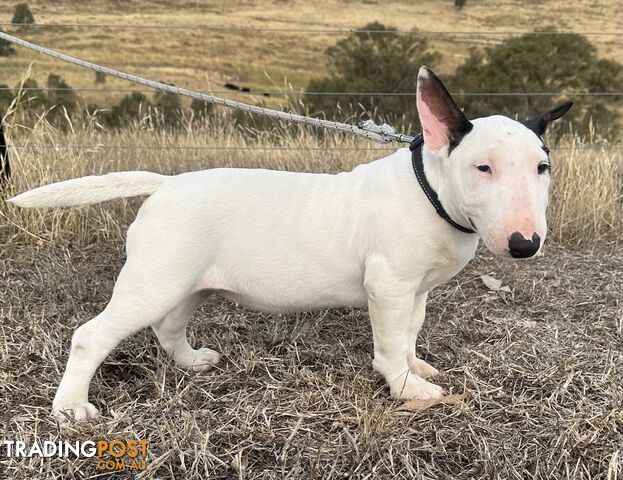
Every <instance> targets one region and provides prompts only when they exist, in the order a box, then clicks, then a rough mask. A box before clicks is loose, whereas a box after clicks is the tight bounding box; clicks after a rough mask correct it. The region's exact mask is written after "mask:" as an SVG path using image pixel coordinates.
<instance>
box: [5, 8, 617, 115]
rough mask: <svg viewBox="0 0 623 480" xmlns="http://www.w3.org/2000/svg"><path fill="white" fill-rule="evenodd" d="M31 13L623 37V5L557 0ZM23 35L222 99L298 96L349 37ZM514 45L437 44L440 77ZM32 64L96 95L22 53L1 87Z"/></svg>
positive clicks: (80, 19)
mask: <svg viewBox="0 0 623 480" xmlns="http://www.w3.org/2000/svg"><path fill="white" fill-rule="evenodd" d="M29 4H30V6H31V9H32V11H33V13H34V15H35V18H36V20H37V22H39V23H86V24H115V25H118V24H160V25H162V24H174V25H188V24H208V25H217V26H223V27H240V26H243V27H262V28H266V27H268V28H310V29H327V28H329V29H331V28H340V29H344V28H358V27H361V26H363V25H365V24H367V23H369V22H371V21H374V20H378V21H380V22H383V23H385V24H389V25H394V26H396V27H398V28H400V29H402V30H407V31H408V30H412V29H420V30H431V31H457V30H461V31H480V32H482V31H496V32H508V31H532V30H534V29H537V28H545V27H549V26H553V27H555V28H557V29H560V30H573V31H579V32H589V31H590V32H613V31H614V32H616V31H620V28H621V21H620V19H621V14H622V13H623V6H622V4H621V2H619V1H618V0H578V1H576V2H573V4H572V5H571V4H570V2H568V1H567V0H550V1H548V2H547V9H544V8H542V6H541V5H540V4H538V3H537V2H535V1H534V0H520V1H513V2H509V1H500V0H479V1H477V2H476V1H468V2H467V7H466V8H465V9H463V10H462V11H457V10H456V9H455V8H454V7H453V2H452V0H444V1H439V0H424V1H419V2H417V4H414V3H413V2H411V1H395V0H388V1H382V2H381V1H380V0H349V1H342V0H318V1H314V2H302V1H299V0H296V1H294V0H270V1H269V0H245V1H235V2H231V1H230V2H220V3H219V4H215V3H213V2H197V1H190V0H187V1H181V2H160V1H157V0H140V1H133V2H108V1H102V0H99V1H90V2H84V1H79V2H78V1H55V2H50V1H49V0H48V1H41V0H39V1H30V2H29ZM12 11H13V4H12V3H11V2H7V3H6V4H3V5H1V6H0V19H1V20H2V21H3V22H9V21H10V20H11V17H12ZM11 31H13V30H11ZM163 32H165V33H164V34H163ZM17 33H18V35H19V36H23V37H24V38H26V39H28V40H31V41H34V42H35V43H37V42H39V43H41V44H43V45H45V46H48V47H50V48H56V49H60V50H62V51H64V52H66V53H69V54H73V55H77V56H79V57H83V58H85V59H87V60H91V61H94V62H96V63H101V64H104V65H108V66H111V67H117V68H119V69H121V70H124V69H125V70H129V71H132V72H135V73H138V74H142V75H144V76H146V77H148V78H154V79H159V80H162V81H166V82H169V83H175V84H179V85H185V86H187V87H189V88H196V89H201V90H207V89H213V90H221V89H222V85H223V84H224V83H226V82H233V83H236V84H239V85H244V86H248V87H250V88H252V89H256V90H275V89H277V88H282V87H284V85H289V84H291V85H292V87H293V89H294V90H296V91H299V90H300V89H301V88H303V87H305V85H306V84H307V82H308V81H309V80H310V79H311V78H317V77H318V76H321V75H323V73H324V69H323V68H322V65H324V54H323V52H324V50H325V48H326V47H328V46H330V45H333V44H334V43H335V42H336V41H337V39H339V38H343V36H340V35H335V34H302V33H290V32H279V33H268V32H264V33H254V34H249V33H246V32H213V31H204V30H196V29H194V30H193V29H191V30H186V29H178V30H170V31H162V30H158V29H155V30H133V29H105V28H95V29H83V28H63V29H57V28H35V29H32V31H28V30H20V31H18V32H17ZM505 38H506V36H505V35H499V36H494V37H491V36H487V35H477V36H469V37H464V36H463V37H461V36H454V37H453V36H444V37H435V38H433V39H432V46H433V48H434V49H436V50H437V51H439V52H441V53H442V54H444V60H443V63H442V65H440V66H439V68H438V69H437V70H438V73H441V74H448V73H450V72H453V71H454V69H455V68H456V66H458V65H460V64H461V63H462V62H463V61H464V60H465V58H466V57H467V56H468V54H469V50H470V49H471V48H474V47H481V46H483V45H491V44H495V43H497V42H500V41H501V40H503V39H505ZM590 40H591V41H592V42H594V43H595V45H596V46H597V48H598V51H599V54H600V55H601V56H603V57H605V58H611V59H615V60H619V59H620V55H621V45H620V37H618V36H616V35H613V36H592V37H590ZM30 62H34V69H33V76H34V78H35V79H36V80H37V81H38V82H39V84H44V83H45V81H46V79H47V76H48V74H49V73H50V72H56V73H60V74H61V75H62V76H63V77H64V78H65V79H66V80H67V81H68V82H69V84H70V85H71V86H73V87H86V88H93V87H95V86H96V85H95V84H94V75H93V74H85V72H84V71H83V70H81V69H79V68H77V67H73V66H69V65H66V64H63V63H61V62H59V61H56V60H52V59H49V58H45V57H43V56H41V55H38V54H36V53H33V52H28V51H25V50H24V49H19V55H18V56H16V57H11V58H0V72H2V73H0V83H7V84H9V85H11V86H14V85H16V84H17V83H18V81H19V79H20V77H21V75H22V72H24V70H25V69H26V68H27V67H28V65H29V63H30ZM319 66H320V68H319ZM105 87H108V88H132V86H130V85H128V84H127V83H126V82H123V81H121V80H115V79H108V80H107V83H106V85H105ZM122 95H123V94H110V95H109V96H105V95H103V94H101V93H100V94H91V95H89V94H86V95H85V98H86V99H87V100H88V101H92V102H96V103H98V104H110V103H113V102H118V100H119V98H120V97H121V96H122ZM258 99H259V100H263V101H266V100H267V99H265V98H263V97H258ZM251 101H253V99H252V98H251ZM268 101H269V102H272V101H273V100H272V99H268Z"/></svg>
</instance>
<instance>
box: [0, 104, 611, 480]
mask: <svg viewBox="0 0 623 480" xmlns="http://www.w3.org/2000/svg"><path fill="white" fill-rule="evenodd" d="M212 121H213V122H216V123H212V124H210V125H206V126H204V127H203V128H194V129H190V128H189V130H187V131H183V132H180V133H178V134H176V135H173V134H170V133H166V132H163V131H160V130H158V129H152V128H150V126H149V121H145V122H144V123H142V124H141V125H139V126H135V127H134V128H133V129H128V130H124V131H122V132H119V133H111V132H103V131H101V130H99V129H98V128H96V127H95V126H94V125H92V124H91V125H85V126H81V127H80V128H78V126H75V127H74V130H73V131H72V129H71V128H68V129H67V130H66V131H65V132H62V131H59V130H56V129H54V128H52V127H50V126H49V125H47V124H46V123H45V122H40V123H39V124H38V125H37V126H36V127H35V128H34V129H33V130H29V129H24V128H22V127H19V126H18V125H12V126H11V129H10V138H11V141H12V142H13V143H14V144H15V145H21V146H22V147H19V148H17V149H12V150H11V154H12V158H13V168H14V172H15V174H14V175H15V177H14V183H13V185H12V187H11V188H10V189H9V191H7V192H6V193H7V194H8V195H10V194H11V193H12V192H17V191H23V190H26V189H28V188H31V187H34V186H38V185H40V184H43V183H49V182H51V181H55V180H59V179H65V178H69V177H75V176H80V175H84V174H93V173H98V172H103V171H113V170H123V169H140V168H142V169H149V170H155V171H159V172H164V173H172V172H178V171H188V170H197V169H201V168H209V167H214V166H223V165H237V166H247V167H250V166H263V167H271V168H278V169H289V170H304V171H328V172H334V171H339V170H345V169H348V168H350V167H352V166H353V165H354V164H356V163H360V162H364V161H369V160H372V159H374V158H379V157H380V156H382V155H385V154H386V153H388V151H387V150H384V149H378V148H377V147H374V146H371V145H370V144H369V143H364V142H361V141H356V140H353V139H352V138H347V137H343V136H337V135H327V136H326V137H324V138H323V139H319V138H318V137H316V136H314V135H311V134H310V132H309V131H306V130H296V131H289V130H281V131H272V132H270V131H268V132H265V133H262V134H259V136H257V132H248V131H243V130H240V129H236V128H233V127H232V126H231V122H230V121H229V120H228V118H227V116H226V115H224V116H222V117H219V116H217V117H215V118H213V119H212ZM277 132H278V135H277ZM252 133H255V135H253V134H252ZM565 142H566V143H565ZM63 145H65V146H66V145H74V146H75V147H74V148H70V149H67V148H63ZM111 145H113V146H114V145H117V146H120V148H118V149H109V148H106V146H111ZM124 145H142V146H144V147H150V148H145V149H124V148H122V147H123V146H124ZM561 145H566V147H565V148H567V149H566V150H558V151H553V153H552V158H553V166H554V172H553V175H554V184H553V185H554V188H553V192H552V207H551V211H550V226H551V227H552V232H551V233H550V241H549V243H548V245H547V247H546V249H545V255H544V256H543V257H541V258H538V259H536V261H527V262H512V261H501V260H499V259H495V258H492V257H491V256H490V255H489V254H488V253H487V252H486V251H482V252H480V254H479V256H478V258H477V260H476V261H474V262H473V263H472V264H470V265H469V266H468V268H467V269H466V270H465V271H464V272H462V273H461V274H460V275H459V276H458V277H457V278H455V279H454V280H452V281H451V282H450V283H448V284H447V285H445V286H443V287H440V288H438V289H437V290H435V291H434V292H433V294H432V298H431V300H430V302H429V307H428V317H427V321H426V324H425V327H424V330H423V335H422V336H421V337H420V339H419V344H418V349H419V352H421V354H422V355H423V357H424V358H425V359H426V360H427V361H429V362H430V363H432V364H433V365H434V366H436V367H437V368H439V369H440V370H441V371H442V372H443V373H442V375H441V377H440V378H439V379H438V380H436V381H437V382H438V383H439V384H440V385H441V386H443V387H444V388H445V389H446V390H447V391H448V392H449V393H451V394H458V395H463V394H464V395H465V396H466V398H465V399H464V400H462V401H459V402H458V403H451V404H445V405H436V406H432V407H430V408H428V409H424V410H416V411H403V410H402V409H401V408H402V406H401V404H400V403H398V402H394V401H391V400H390V399H389V398H388V391H387V388H386V386H385V384H384V382H383V381H382V379H381V378H379V377H378V376H377V375H376V374H374V373H373V371H372V368H371V359H372V339H371V332H370V327H369V320H368V315H367V313H366V312H365V311H362V310H352V309H340V310H329V311H322V312H314V313H306V314H299V315H279V316H271V315H265V314H258V313H255V312H252V311H249V310H245V309H243V308H239V307H236V306H234V305H232V304H229V303H227V302H225V301H222V300H219V299H217V298H214V299H212V300H210V301H209V302H208V303H207V304H206V305H205V306H204V307H203V308H202V309H201V310H200V312H199V313H198V314H197V315H196V318H195V320H194V321H193V322H192V324H191V325H192V327H191V334H190V337H191V342H192V343H193V344H195V345H199V344H201V345H206V346H210V347H213V348H215V349H217V350H219V351H221V352H224V353H225V355H226V359H225V361H224V362H223V363H222V364H221V365H220V366H219V368H218V369H217V371H216V372H214V373H210V374H204V375H195V374H191V373H188V372H186V371H184V370H181V369H179V368H177V367H175V366H174V365H173V364H172V362H171V361H170V360H169V359H168V358H167V357H166V354H164V352H163V351H162V350H161V349H160V348H159V346H158V345H157V341H156V339H155V337H154V336H153V334H152V333H151V332H150V331H143V332H141V333H139V334H137V335H136V336H134V337H132V338H131V339H129V340H127V341H125V342H123V343H122V345H121V346H120V347H119V348H117V349H116V350H115V351H114V352H113V354H112V355H111V356H110V357H109V358H108V359H107V360H106V361H105V362H104V364H103V366H102V367H101V368H100V369H99V370H98V373H97V374H96V376H95V378H94V380H93V382H92V387H91V399H92V401H94V402H95V404H96V405H97V406H98V408H100V410H101V411H102V413H103V415H104V417H103V419H102V420H101V421H98V422H94V423H90V424H75V423H74V424H71V425H70V426H69V427H68V428H61V427H59V425H57V423H56V421H55V420H54V419H53V418H52V417H51V416H50V415H49V411H50V405H51V401H52V398H53V395H54V392H55V389H56V387H57V385H58V382H59V380H60V377H61V374H62V371H63V369H64V364H65V361H66V358H67V354H68V349H69V343H70V339H71V334H72V332H73V331H74V329H75V328H76V327H77V326H78V325H80V324H81V323H83V322H85V321H86V320H88V319H90V318H92V317H93V316H94V315H96V314H97V313H98V312H100V311H101V310H102V309H103V308H104V306H105V304H106V302H107V301H108V299H109V296H110V293H111V290H112V286H113V284H114V280H115V278H116V275H117V274H118V271H119V269H120V267H121V265H122V264H123V259H124V253H123V237H124V234H125V231H126V228H127V225H128V224H129V223H130V222H131V220H132V218H133V216H134V214H135V212H136V209H137V208H138V206H139V205H140V199H133V200H130V201H115V202H108V203H106V204H102V205H96V206H91V207H81V208H75V209H69V210H59V209H52V210H44V211H28V210H17V209H14V208H11V207H10V206H8V205H7V204H4V203H2V204H0V218H1V219H2V220H1V221H0V429H1V431H2V433H3V438H9V439H21V440H25V441H27V442H29V443H30V442H32V441H33V440H34V439H38V440H39V441H43V440H59V439H67V440H75V439H83V440H87V439H90V440H92V439H98V438H106V439H109V440H112V439H116V438H125V439H128V438H138V439H148V440H149V441H150V448H149V457H148V468H147V470H146V471H145V472H144V473H143V474H142V476H141V477H140V478H149V479H165V478H189V479H190V478H197V479H198V478H210V479H213V478H223V479H225V478H249V479H251V478H258V479H259V478H263V479H268V478H292V479H299V478H326V479H334V478H380V479H390V478H391V479H394V478H396V479H398V478H405V479H412V478H418V479H476V478H477V479H480V478H482V479H526V478H531V479H550V478H565V479H587V480H589V479H604V480H615V479H617V478H622V477H621V475H622V474H623V472H622V465H621V462H622V459H623V386H622V384H621V375H622V374H623V353H622V352H623V303H622V299H623V255H622V254H621V248H620V247H621V244H620V241H621V238H623V235H622V232H623V229H622V221H623V218H622V216H621V184H620V181H619V177H618V176H617V172H616V162H617V160H618V157H616V156H615V155H614V154H613V153H612V151H611V150H603V151H599V150H594V149H591V150H588V149H582V148H581V147H582V142H581V141H580V139H577V138H570V139H567V140H565V141H564V142H563V143H561ZM44 146H47V147H46V148H43V147H44ZM167 146H169V147H177V148H176V149H173V148H172V149H166V148H165V147H167ZM216 146H219V147H226V148H229V149H228V150H210V148H212V147H216ZM255 146H259V147H263V148H265V150H247V149H245V147H255ZM238 147H243V148H242V149H240V148H238ZM301 147H304V148H307V149H310V150H300V148H301ZM327 147H328V149H327ZM297 148H298V149H299V150H297ZM331 148H342V149H345V150H330V149H331ZM349 148H360V149H361V148H364V149H365V148H367V150H348V149H349ZM315 149H317V150H315ZM587 166H590V168H586V167H587ZM415 188H417V186H416V187H415ZM483 274H489V275H493V276H495V277H496V278H498V279H500V280H502V281H503V284H504V285H508V286H509V287H510V289H511V293H504V292H494V291H490V290H488V289H487V288H486V287H485V286H484V285H483V283H482V281H481V280H480V278H479V277H480V275H483ZM234 458H241V459H242V463H243V464H245V463H246V462H247V461H248V465H247V467H246V469H245V470H244V471H243V472H240V471H238V470H237V469H236V468H234V466H232V460H233V459H234ZM234 464H235V462H234ZM98 475H100V476H98ZM101 475H102V472H99V471H97V470H96V463H95V460H93V459H82V460H75V459H57V458H52V459H46V460H40V459H32V460H23V459H19V460H18V459H6V458H0V478H7V479H9V478H10V479H34V478H38V479H50V478H59V479H60V478H62V479H65V478H75V479H82V478H102V476H101ZM132 477H133V475H132V474H130V473H128V472H125V473H120V474H118V476H112V475H108V474H107V475H105V476H104V477H103V478H132Z"/></svg>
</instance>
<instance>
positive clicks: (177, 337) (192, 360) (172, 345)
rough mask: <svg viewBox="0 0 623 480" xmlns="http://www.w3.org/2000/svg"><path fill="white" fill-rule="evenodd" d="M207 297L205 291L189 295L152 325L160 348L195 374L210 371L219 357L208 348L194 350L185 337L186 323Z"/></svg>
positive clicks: (178, 363)
mask: <svg viewBox="0 0 623 480" xmlns="http://www.w3.org/2000/svg"><path fill="white" fill-rule="evenodd" d="M208 295H209V293H208V292H206V291H200V292H195V293H193V294H191V295H190V296H188V297H186V298H185V299H184V300H182V302H181V303H180V304H179V305H178V306H177V307H175V308H174V309H173V310H172V311H171V312H169V314H168V315H167V316H166V317H164V318H163V319H162V320H161V321H160V322H158V323H155V324H153V325H152V328H153V329H154V332H155V333H156V336H157V337H158V340H159V341H160V344H161V345H162V348H164V350H165V351H166V352H167V353H168V354H169V355H171V356H172V357H173V360H175V363H176V364H177V365H179V366H180V367H184V368H188V369H191V370H194V371H196V372H203V371H206V370H210V369H211V368H212V367H213V366H214V365H216V364H217V363H218V362H219V360H220V357H221V356H220V354H219V353H218V352H215V351H214V350H211V349H209V348H199V349H197V350H195V349H194V348H192V347H191V346H190V344H189V343H188V338H187V337H186V326H187V325H188V322H189V321H190V319H191V317H192V315H193V313H195V310H197V308H199V306H200V305H201V304H202V303H203V301H204V300H205V299H206V297H207V296H208Z"/></svg>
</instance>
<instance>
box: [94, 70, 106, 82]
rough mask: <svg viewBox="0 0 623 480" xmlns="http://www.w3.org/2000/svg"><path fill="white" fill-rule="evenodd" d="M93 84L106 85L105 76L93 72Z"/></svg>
mask: <svg viewBox="0 0 623 480" xmlns="http://www.w3.org/2000/svg"><path fill="white" fill-rule="evenodd" d="M95 83H106V74H105V73H104V72H95Z"/></svg>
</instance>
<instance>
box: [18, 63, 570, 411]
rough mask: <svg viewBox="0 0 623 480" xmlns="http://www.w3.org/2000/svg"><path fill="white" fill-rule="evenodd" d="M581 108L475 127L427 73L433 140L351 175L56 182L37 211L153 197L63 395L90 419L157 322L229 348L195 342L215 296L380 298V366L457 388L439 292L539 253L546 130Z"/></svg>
mask: <svg viewBox="0 0 623 480" xmlns="http://www.w3.org/2000/svg"><path fill="white" fill-rule="evenodd" d="M571 105H572V103H571V102H567V103H564V104H563V105H561V106H560V107H558V108H556V109H554V110H552V111H550V112H548V113H545V114H544V115H541V116H540V117H537V118H535V119H533V120H530V121H528V122H525V123H520V122H518V121H515V120H512V119H510V118H507V117H503V116H498V115H494V116H490V117H486V118H479V119H476V120H474V121H473V122H470V121H468V120H467V118H466V117H465V115H464V114H463V113H462V111H461V110H460V109H459V108H458V107H457V106H456V104H455V103H454V101H453V100H452V98H451V96H450V94H449V93H448V91H447V90H446V89H445V87H444V86H443V84H442V83H441V81H440V80H439V79H438V78H437V77H436V76H435V74H434V73H433V72H432V71H431V70H429V69H428V68H426V67H422V68H421V69H420V72H419V75H418V82H417V109H418V113H419V116H420V121H421V123H422V126H423V135H422V136H423V143H422V136H420V137H418V141H416V142H414V144H413V145H412V146H411V149H407V148H403V149H399V150H398V151H396V152H395V153H393V154H391V155H389V156H388V157H385V158H382V159H380V160H377V161H374V162H372V163H369V164H365V165H359V166H357V167H356V168H355V169H354V170H353V171H351V172H346V173H339V174H337V175H328V174H309V173H291V172H281V171H271V170H259V169H258V170H255V169H234V168H217V169H213V170H206V171H201V172H191V173H184V174H181V175H176V176H165V175H159V174H156V173H150V172H119V173H110V174H107V175H104V176H90V177H84V178H78V179H74V180H69V181H65V182H60V183H57V184H53V185H49V186H44V187H40V188H37V189H35V190H32V191H29V192H26V193H23V194H21V195H18V196H16V197H14V198H13V199H11V200H10V201H11V202H13V203H14V204H15V205H18V206H21V207H30V208H34V207H61V206H71V205H84V204H91V203H96V202H102V201H105V200H111V199H114V198H120V197H131V196H135V195H149V198H148V199H147V200H146V201H145V203H144V204H143V206H142V207H141V209H140V211H139V212H138V215H137V217H136V220H135V221H134V223H133V224H132V225H131V227H130V229H129V230H128V236H127V237H128V238H127V261H126V264H125V266H124V267H123V269H122V270H121V273H120V274H119V278H118V279H117V283H116V285H115V287H114V290H113V294H112V298H111V300H110V303H109V304H108V306H107V307H106V308H105V309H104V311H103V312H102V313H100V314H99V315H97V316H96V317H95V318H94V319H92V320H90V321H89V322H87V323H85V324H84V325H82V326H81V327H80V328H78V329H77V330H76V332H75V333H74V335H73V339H72V342H71V352H70V354H69V359H68V362H67V368H66V370H65V374H64V376H63V379H62V381H61V383H60V385H59V388H58V391H57V392H56V397H55V399H54V403H53V411H54V413H55V414H61V413H63V412H67V413H68V414H69V413H71V414H72V415H73V417H74V418H75V419H77V420H84V419H88V418H93V417H96V416H97V415H98V411H97V409H96V408H95V406H94V405H93V404H92V403H89V400H88V391H89V383H90V381H91V379H92V377H93V375H94V373H95V370H96V369H97V367H98V366H99V365H100V364H101V363H102V361H103V360H104V359H105V358H106V356H107V355H108V354H109V353H110V352H111V350H113V349H114V348H115V347H116V346H117V345H118V344H119V342H121V341H122V340H123V339H124V338H126V337H128V336H129V335H131V334H133V333H135V332H137V331H138V330H140V329H142V328H145V327H148V326H150V325H151V327H152V328H153V329H154V332H155V333H156V336H157V337H158V339H159V340H160V343H161V344H162V346H163V348H164V349H165V350H166V351H167V353H169V354H170V355H172V357H173V359H174V360H175V361H176V363H177V364H178V365H180V366H182V367H187V368H191V369H193V370H197V371H204V370H208V369H209V368H211V367H212V366H214V365H215V364H216V363H217V362H218V361H219V358H220V355H219V353H217V352H215V351H214V350H211V349H209V348H199V349H194V348H192V347H191V346H190V345H189V343H188V340H187V338H186V326H187V325H188V322H189V320H190V318H191V316H192V315H193V313H194V311H195V310H196V309H197V308H198V307H199V305H201V303H202V302H203V301H204V300H205V299H206V297H207V296H208V295H209V294H210V293H211V292H214V293H216V294H218V295H220V296H222V297H225V298H226V299H229V300H231V301H234V302H236V303H240V304H243V305H246V306H248V307H251V308H254V309H257V310H262V311H266V312H280V313H281V312H294V311H304V310H311V309H324V308H330V307H340V306H355V307H363V306H365V305H366V304H367V305H368V308H369V312H370V320H371V322H372V335H373V339H374V360H373V362H372V364H373V367H374V369H375V370H377V371H378V372H379V373H381V374H382V375H383V376H384V377H385V380H386V381H387V383H388V384H389V388H390V394H391V396H392V397H393V398H397V399H411V398H420V399H431V398H439V397H441V396H442V395H443V391H442V389H441V388H440V387H438V386H436V385H434V384H432V383H430V382H428V381H427V380H426V378H428V377H430V376H432V375H434V374H436V373H438V372H437V370H436V369H435V368H433V367H431V366H430V365H428V364H427V363H426V362H424V361H423V360H421V359H418V358H417V357H416V354H415V344H416V339H417V336H418V333H419V331H420V328H421V326H422V323H423V322H424V311H425V305H426V296H427V294H428V292H429V291H430V290H431V289H433V288H435V287H436V286H437V285H440V284H442V283H444V282H446V281H448V280H449V279H451V278H452V277H454V276H455V275H456V274H457V273H458V272H459V271H460V270H461V269H462V268H463V267H464V266H465V265H466V264H467V263H468V262H469V261H470V260H471V259H472V257H473V256H474V253H475V251H476V246H477V244H478V239H479V237H482V239H483V242H484V244H485V245H486V246H487V248H488V249H489V250H491V252H493V253H494V254H496V255H501V256H510V257H518V258H525V257H531V256H533V255H535V254H536V253H537V252H538V251H539V249H540V248H541V246H542V245H543V240H544V239H545V234H546V230H547V227H546V220H545V211H546V208H547V192H548V188H549V183H550V163H549V158H548V151H547V148H546V147H545V146H544V145H543V142H542V141H541V138H540V137H541V135H542V134H543V132H544V131H545V128H546V126H547V124H548V123H549V122H551V121H553V120H556V119H557V118H560V117H561V116H562V115H563V114H564V113H565V112H566V111H567V110H568V109H569V108H570V107H571Z"/></svg>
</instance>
